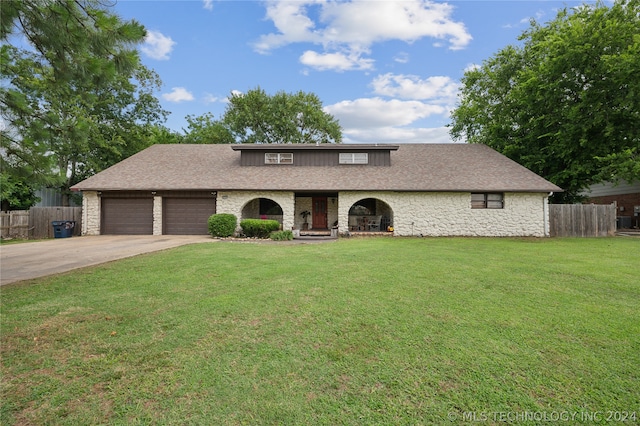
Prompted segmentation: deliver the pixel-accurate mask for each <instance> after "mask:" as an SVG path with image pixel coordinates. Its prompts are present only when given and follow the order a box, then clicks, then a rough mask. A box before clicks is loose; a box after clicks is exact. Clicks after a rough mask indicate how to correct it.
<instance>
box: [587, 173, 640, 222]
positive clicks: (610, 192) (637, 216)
mask: <svg viewBox="0 0 640 426" xmlns="http://www.w3.org/2000/svg"><path fill="white" fill-rule="evenodd" d="M582 195H584V196H586V197H587V199H586V201H585V202H586V203H591V204H612V203H615V204H616V216H617V220H616V222H617V226H618V228H621V229H629V228H636V229H637V228H640V181H635V182H620V183H619V184H613V183H611V182H604V183H600V184H597V185H591V186H590V187H589V188H588V189H587V190H586V191H585V192H584V193H583V194H582Z"/></svg>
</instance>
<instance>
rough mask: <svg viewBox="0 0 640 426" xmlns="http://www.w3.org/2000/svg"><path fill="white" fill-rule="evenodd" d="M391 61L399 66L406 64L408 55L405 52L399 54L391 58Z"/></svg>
mask: <svg viewBox="0 0 640 426" xmlns="http://www.w3.org/2000/svg"><path fill="white" fill-rule="evenodd" d="M393 60H394V61H396V62H398V63H400V64H406V63H408V62H409V54H408V53H407V52H400V53H398V54H397V55H396V56H395V57H394V58H393Z"/></svg>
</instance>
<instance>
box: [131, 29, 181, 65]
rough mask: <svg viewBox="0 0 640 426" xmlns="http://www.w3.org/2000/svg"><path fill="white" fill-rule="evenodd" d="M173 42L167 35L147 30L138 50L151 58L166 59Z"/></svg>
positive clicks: (173, 44)
mask: <svg viewBox="0 0 640 426" xmlns="http://www.w3.org/2000/svg"><path fill="white" fill-rule="evenodd" d="M175 44H176V42H175V41H173V40H172V39H171V37H167V36H165V35H163V34H162V33H161V32H159V31H149V32H148V33H147V37H146V38H145V41H144V44H143V45H142V47H140V50H142V52H143V53H144V54H145V55H147V56H149V57H150V58H152V59H157V60H167V59H169V53H171V51H172V50H173V46H175Z"/></svg>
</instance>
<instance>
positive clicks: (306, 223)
mask: <svg viewBox="0 0 640 426" xmlns="http://www.w3.org/2000/svg"><path fill="white" fill-rule="evenodd" d="M300 216H302V218H303V219H304V223H303V224H302V229H303V230H305V231H306V230H308V229H309V222H307V218H308V217H309V216H311V212H310V211H309V210H305V211H303V212H301V213H300Z"/></svg>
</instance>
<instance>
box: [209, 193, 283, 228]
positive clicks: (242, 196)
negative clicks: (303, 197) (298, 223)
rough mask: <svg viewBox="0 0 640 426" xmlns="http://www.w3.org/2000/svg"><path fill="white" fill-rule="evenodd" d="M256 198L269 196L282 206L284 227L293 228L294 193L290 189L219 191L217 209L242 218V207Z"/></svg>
mask: <svg viewBox="0 0 640 426" xmlns="http://www.w3.org/2000/svg"><path fill="white" fill-rule="evenodd" d="M256 198H268V199H270V200H273V201H275V202H276V203H278V204H279V205H280V207H282V229H288V230H290V229H292V227H293V224H294V220H295V217H294V204H295V201H294V193H293V192H289V191H255V192H247V191H218V198H217V201H216V211H217V212H218V213H231V214H234V215H235V216H236V217H237V218H238V224H239V223H240V220H241V219H242V209H244V207H245V205H247V203H249V202H251V201H252V200H254V199H256Z"/></svg>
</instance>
